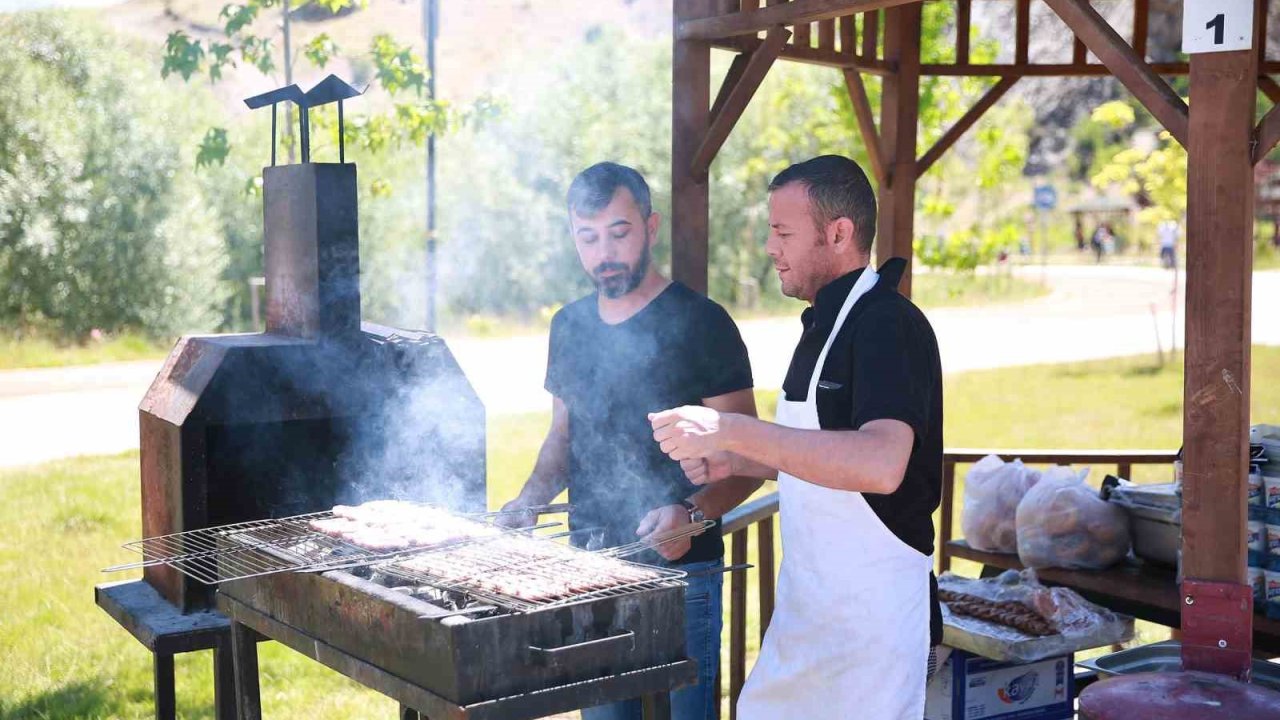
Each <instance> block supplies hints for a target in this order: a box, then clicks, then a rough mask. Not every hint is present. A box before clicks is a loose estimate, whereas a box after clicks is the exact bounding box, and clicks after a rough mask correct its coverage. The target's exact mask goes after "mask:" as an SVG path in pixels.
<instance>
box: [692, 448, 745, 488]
mask: <svg viewBox="0 0 1280 720" xmlns="http://www.w3.org/2000/svg"><path fill="white" fill-rule="evenodd" d="M680 469H681V470H683V471H684V476H685V477H687V478H689V482H691V483H693V484H694V485H706V484H708V483H713V482H720V481H721V480H724V479H726V478H730V477H733V474H734V472H733V454H732V453H728V452H724V451H720V452H716V453H712V454H711V455H709V456H708V457H705V458H690V459H688V460H681V461H680Z"/></svg>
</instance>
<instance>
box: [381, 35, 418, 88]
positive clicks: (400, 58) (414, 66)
mask: <svg viewBox="0 0 1280 720" xmlns="http://www.w3.org/2000/svg"><path fill="white" fill-rule="evenodd" d="M369 52H370V54H371V55H373V65H374V68H375V72H376V75H377V77H378V83H379V84H380V85H382V87H383V89H385V90H386V91H387V93H389V94H391V95H395V94H396V93H398V92H401V91H403V90H413V91H415V92H417V93H418V94H422V92H423V91H424V90H425V89H426V84H427V70H426V66H425V65H423V63H422V58H420V57H418V56H417V55H416V54H414V52H413V49H412V48H411V47H410V46H408V45H397V44H396V42H395V40H394V39H393V38H392V37H391V36H390V35H387V34H385V33H384V34H381V35H376V36H374V38H373V43H372V47H370V50H369Z"/></svg>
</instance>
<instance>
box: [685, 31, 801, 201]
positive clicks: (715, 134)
mask: <svg viewBox="0 0 1280 720" xmlns="http://www.w3.org/2000/svg"><path fill="white" fill-rule="evenodd" d="M790 37H791V31H789V30H787V29H786V28H784V27H782V26H781V25H778V26H775V27H772V28H769V33H768V34H767V35H765V38H764V42H762V43H760V47H758V48H756V49H755V51H754V52H752V53H751V56H750V58H749V59H748V60H747V64H746V66H744V67H743V69H742V75H741V77H739V78H737V79H736V80H735V81H734V83H733V86H732V87H730V88H729V89H728V90H727V91H726V90H724V89H723V88H722V89H721V90H720V95H721V96H723V97H724V102H723V103H721V104H720V107H719V108H718V112H715V113H712V116H711V122H710V124H709V125H708V127H707V131H706V133H705V134H704V135H703V138H702V142H701V143H700V144H699V145H698V150H697V152H696V153H694V155H693V160H692V161H691V162H690V164H689V172H690V174H692V175H693V177H695V178H703V177H705V176H706V174H707V170H708V169H709V168H710V167H711V161H712V160H714V159H715V157H716V153H718V152H720V148H721V147H722V146H723V145H724V141H725V140H727V139H728V138H729V133H730V132H732V131H733V126H734V125H736V124H737V122H738V118H740V117H742V113H743V111H745V110H746V109H747V104H748V103H750V102H751V96H752V95H755V93H756V89H757V88H759V87H760V83H762V82H764V78H765V75H768V74H769V68H771V67H773V62H774V61H775V60H777V59H778V54H779V53H781V52H782V46H783V45H786V44H787V40H788V39H789V38H790ZM731 79H732V78H725V82H726V84H727V83H728V82H729V80H731Z"/></svg>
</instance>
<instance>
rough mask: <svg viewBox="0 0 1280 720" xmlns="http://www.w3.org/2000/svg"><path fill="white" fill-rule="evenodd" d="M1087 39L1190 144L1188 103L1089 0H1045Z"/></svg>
mask: <svg viewBox="0 0 1280 720" xmlns="http://www.w3.org/2000/svg"><path fill="white" fill-rule="evenodd" d="M1045 2H1046V3H1047V4H1048V5H1049V7H1051V8H1053V11H1054V12H1056V13H1057V14H1058V17H1060V18H1062V21H1063V22H1065V23H1066V24H1067V27H1069V28H1071V30H1072V31H1073V32H1074V33H1075V34H1076V36H1077V37H1079V38H1080V39H1081V40H1083V41H1084V44H1085V45H1087V46H1088V47H1089V50H1091V51H1092V52H1093V54H1094V55H1097V56H1098V59H1099V60H1101V61H1102V63H1103V64H1104V65H1106V66H1107V68H1108V69H1110V70H1111V73H1112V74H1113V75H1115V77H1116V79H1117V80H1119V81H1120V82H1121V83H1123V84H1124V86H1125V87H1127V88H1129V92H1131V93H1133V95H1134V97H1136V98H1137V99H1138V102H1141V103H1142V105H1143V106H1144V107H1146V108H1147V111H1148V112H1150V113H1151V114H1152V116H1154V117H1155V118H1156V119H1157V120H1159V121H1160V124H1161V125H1164V127H1165V129H1166V130H1168V131H1169V133H1170V134H1171V135H1173V137H1174V138H1175V139H1177V141H1178V142H1180V143H1182V146H1183V147H1186V146H1187V122H1188V121H1187V104H1186V103H1185V102H1183V101H1182V98H1180V97H1178V95H1177V93H1175V92H1174V91H1173V89H1172V88H1170V87H1169V84H1168V83H1166V82H1165V81H1164V80H1162V79H1161V78H1160V76H1159V75H1157V74H1156V73H1155V71H1154V70H1152V69H1151V67H1149V66H1148V65H1147V64H1146V63H1145V62H1143V61H1142V58H1140V57H1138V54H1137V53H1135V52H1134V50H1133V48H1132V47H1130V46H1129V44H1128V43H1126V42H1125V41H1124V38H1122V37H1120V35H1119V34H1118V33H1117V32H1116V31H1115V29H1114V28H1112V27H1111V26H1110V25H1108V24H1107V21H1106V20H1104V19H1103V18H1102V16H1101V15H1099V14H1098V11H1097V10H1094V9H1093V6H1092V5H1090V4H1089V2H1088V0H1045Z"/></svg>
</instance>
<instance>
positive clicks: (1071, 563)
mask: <svg viewBox="0 0 1280 720" xmlns="http://www.w3.org/2000/svg"><path fill="white" fill-rule="evenodd" d="M1088 474H1089V470H1088V469H1087V468H1086V469H1084V470H1081V471H1080V472H1079V473H1076V472H1074V471H1072V470H1071V468H1066V467H1056V468H1051V469H1050V470H1048V471H1046V472H1045V473H1044V476H1043V477H1041V479H1040V481H1039V482H1038V483H1036V486H1035V487H1033V488H1031V490H1029V491H1027V494H1026V495H1025V496H1024V497H1023V498H1022V502H1021V503H1020V504H1019V505H1018V512H1017V529H1018V559H1019V560H1021V561H1022V564H1023V565H1026V566H1027V567H1033V568H1046V567H1060V568H1068V569H1084V570H1101V569H1102V568H1105V567H1110V566H1111V565H1114V564H1115V563H1117V562H1118V561H1120V560H1121V559H1122V558H1124V556H1126V555H1128V554H1129V515H1128V514H1127V513H1125V511H1124V510H1123V509H1122V508H1120V507H1118V506H1116V505H1115V504H1113V503H1109V502H1107V501H1106V500H1103V499H1102V498H1101V497H1099V496H1098V493H1097V491H1095V490H1094V489H1092V488H1090V487H1089V486H1088V485H1085V483H1084V479H1085V477H1087V476H1088Z"/></svg>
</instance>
